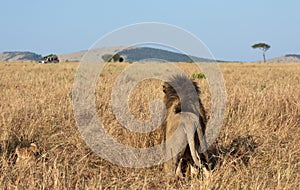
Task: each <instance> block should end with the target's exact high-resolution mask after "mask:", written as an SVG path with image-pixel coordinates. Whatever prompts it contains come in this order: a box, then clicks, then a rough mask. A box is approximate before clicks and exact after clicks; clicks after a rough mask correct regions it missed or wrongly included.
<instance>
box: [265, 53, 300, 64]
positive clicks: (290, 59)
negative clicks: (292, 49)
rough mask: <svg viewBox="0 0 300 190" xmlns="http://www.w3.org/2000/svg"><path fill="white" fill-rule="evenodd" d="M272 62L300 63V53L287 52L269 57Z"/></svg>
mask: <svg viewBox="0 0 300 190" xmlns="http://www.w3.org/2000/svg"><path fill="white" fill-rule="evenodd" d="M268 62H270V63H300V55H298V54H287V55H285V56H282V57H276V58H273V59H269V60H268Z"/></svg>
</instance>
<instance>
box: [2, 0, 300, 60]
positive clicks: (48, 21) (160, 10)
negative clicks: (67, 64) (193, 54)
mask: <svg viewBox="0 0 300 190" xmlns="http://www.w3.org/2000/svg"><path fill="white" fill-rule="evenodd" d="M0 3H1V11H0V24H1V30H0V52H3V51H33V52H36V53H39V54H43V55H45V54H49V53H57V54H61V53H68V52H74V51H80V50H85V49H88V48H89V47H91V45H92V44H93V43H94V42H95V41H96V40H97V39H99V38H100V37H102V36H103V35H105V34H107V33H109V32H111V31H113V30H115V29H118V28H120V27H123V26H126V25H129V24H134V23H140V22H162V23H168V24H172V25H176V26H179V27H181V28H183V29H185V30H187V31H189V32H191V33H193V34H194V35H195V36H197V37H198V38H199V39H200V40H202V41H203V42H204V43H205V44H206V45H207V46H208V47H209V49H210V50H211V52H212V53H213V54H214V56H215V57H216V58H217V59H222V60H238V61H256V60H260V59H261V58H262V55H261V52H260V51H259V50H253V49H252V48H251V45H253V44H254V43H256V42H261V41H263V42H266V43H268V44H270V45H271V49H270V50H269V51H268V53H267V57H268V58H272V57H277V56H281V55H285V54H294V53H295V54H300V12H299V8H300V1H299V0H286V1H279V0H251V1H238V0H228V1H221V0H219V1H217V0H211V1H200V0H198V1H197V0H193V1H176V0H173V1H171V0H160V1H158V0H152V1H141V0H140V1H137V0H127V1H99V0H87V1H77V0H72V1H71V0H70V1H69V0H60V1H58V0H51V1H50V0H48V1H40V0H27V1H21V0H5V1H1V2H0Z"/></svg>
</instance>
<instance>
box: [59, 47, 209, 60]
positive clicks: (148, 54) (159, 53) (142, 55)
mask: <svg viewBox="0 0 300 190" xmlns="http://www.w3.org/2000/svg"><path fill="white" fill-rule="evenodd" d="M90 51H93V55H96V56H97V57H96V59H97V58H99V59H101V60H102V58H101V57H102V56H103V55H105V54H116V53H118V54H119V55H120V56H121V57H123V58H124V61H126V62H141V61H158V62H164V61H165V62H192V61H197V62H210V61H215V60H210V59H205V58H199V57H194V56H187V55H184V54H181V53H175V52H171V51H167V50H162V49H156V48H150V47H129V48H125V49H124V47H107V48H98V49H93V50H90ZM85 53H87V51H80V52H74V53H69V54H62V55H58V57H59V59H60V60H61V61H71V62H79V61H80V60H81V58H82V57H83V56H84V55H85Z"/></svg>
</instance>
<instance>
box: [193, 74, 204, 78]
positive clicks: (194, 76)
mask: <svg viewBox="0 0 300 190" xmlns="http://www.w3.org/2000/svg"><path fill="white" fill-rule="evenodd" d="M192 77H193V78H194V79H196V78H197V79H206V77H205V75H204V74H203V73H194V74H193V75H192Z"/></svg>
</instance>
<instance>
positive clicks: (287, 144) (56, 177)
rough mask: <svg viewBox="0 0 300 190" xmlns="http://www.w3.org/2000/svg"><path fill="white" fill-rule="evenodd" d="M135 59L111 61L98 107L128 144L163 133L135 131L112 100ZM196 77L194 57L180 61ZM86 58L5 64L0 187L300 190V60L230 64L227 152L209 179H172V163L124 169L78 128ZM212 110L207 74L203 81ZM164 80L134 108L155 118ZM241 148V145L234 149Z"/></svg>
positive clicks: (138, 90) (0, 94)
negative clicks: (21, 150) (76, 110)
mask: <svg viewBox="0 0 300 190" xmlns="http://www.w3.org/2000/svg"><path fill="white" fill-rule="evenodd" d="M128 65H129V64H128V63H111V64H110V65H108V66H107V67H105V69H104V71H103V72H102V74H101V75H100V80H99V81H101V82H99V83H98V85H97V90H96V92H97V93H96V105H97V111H98V115H99V118H100V119H101V120H102V121H103V123H104V125H105V129H106V130H107V131H108V132H109V133H110V134H111V135H112V136H113V137H114V138H116V139H117V140H118V141H119V142H122V143H123V144H126V145H130V146H136V147H148V146H152V145H155V144H158V143H159V142H160V140H161V135H160V133H159V131H156V132H153V133H150V134H137V133H131V132H130V131H128V130H125V129H123V128H122V127H121V125H120V124H119V123H118V121H117V120H116V119H115V117H114V115H113V112H112V108H111V102H110V98H111V89H112V86H113V82H114V81H115V79H116V78H117V76H118V75H120V73H121V71H122V70H123V69H124V68H125V67H126V66H128ZM177 65H178V66H179V67H180V68H181V69H182V70H184V71H186V73H188V75H189V76H192V74H194V73H199V72H200V71H199V70H197V67H196V66H195V65H193V64H191V63H178V64H177ZM77 67H78V63H59V64H53V65H51V64H49V65H39V64H35V63H0V89H1V90H0V144H1V149H0V152H1V153H0V189H111V188H113V189H115V188H117V189H128V188H130V189H177V188H179V189H298V188H299V184H300V88H299V84H300V64H292V63H291V64H258V63H251V64H250V63H249V64H248V63H247V64H246V63H244V64H241V63H220V68H221V71H222V73H223V77H224V80H225V85H226V91H227V108H226V114H225V120H224V124H223V127H222V130H221V133H220V135H219V138H218V141H217V142H218V146H219V148H220V150H221V155H220V160H219V163H218V165H217V167H216V168H215V170H214V171H213V172H212V173H211V176H210V177H209V178H207V179H205V180H201V179H197V178H191V179H187V180H185V181H179V182H176V183H169V182H168V181H167V180H166V179H165V178H164V174H163V173H162V172H161V171H162V167H161V166H156V167H152V168H146V169H131V168H122V167H119V166H116V165H113V164H111V163H109V162H108V161H106V160H103V159H102V158H100V157H98V156H97V155H96V154H95V153H93V151H92V150H91V149H90V148H89V147H88V146H87V144H86V143H85V142H84V140H83V139H82V137H81V135H80V133H79V132H78V129H77V126H76V122H75V119H74V116H73V107H72V88H73V81H74V75H75V73H76V70H77ZM195 80H196V81H197V82H198V84H199V86H200V87H201V90H202V95H201V98H202V100H203V102H204V106H205V108H206V109H207V110H208V112H209V111H210V98H209V88H208V85H207V83H206V81H205V79H195ZM162 97H163V93H162V90H161V82H160V81H158V80H155V79H153V80H145V81H143V82H141V83H139V84H138V85H137V86H136V87H135V88H134V89H133V90H132V92H131V96H130V97H129V107H130V110H131V113H132V114H133V115H134V116H135V118H137V119H138V120H142V121H143V120H146V119H149V116H150V112H149V108H148V103H149V102H150V101H151V100H154V99H156V98H162ZM31 142H34V143H36V144H37V146H38V149H39V152H40V154H39V156H38V158H37V160H36V163H35V164H34V165H28V166H26V165H25V166H23V167H18V166H16V165H15V164H14V162H15V160H16V155H15V154H14V151H15V148H16V147H17V146H18V145H19V146H20V145H21V146H28V145H29V144H30V143H31ZM234 151H235V152H237V153H234Z"/></svg>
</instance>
